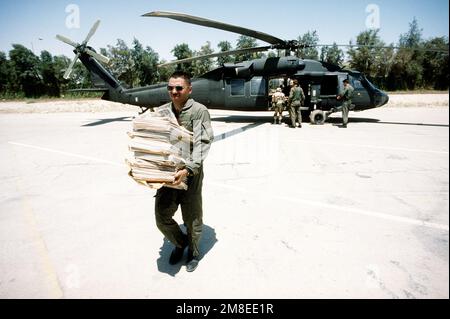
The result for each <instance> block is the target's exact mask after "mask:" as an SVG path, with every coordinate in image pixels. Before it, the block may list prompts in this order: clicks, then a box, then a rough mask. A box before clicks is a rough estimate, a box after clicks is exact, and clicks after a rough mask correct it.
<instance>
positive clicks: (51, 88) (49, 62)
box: [39, 51, 61, 96]
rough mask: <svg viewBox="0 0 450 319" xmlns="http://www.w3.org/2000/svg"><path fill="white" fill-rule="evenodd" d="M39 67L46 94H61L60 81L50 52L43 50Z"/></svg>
mask: <svg viewBox="0 0 450 319" xmlns="http://www.w3.org/2000/svg"><path fill="white" fill-rule="evenodd" d="M39 68H40V70H39V71H40V73H41V77H42V82H43V89H44V90H45V94H46V95H48V96H59V95H60V92H61V91H60V82H59V80H58V78H57V75H56V70H55V66H54V61H53V57H52V55H51V54H50V52H48V51H42V52H41V59H40V65H39Z"/></svg>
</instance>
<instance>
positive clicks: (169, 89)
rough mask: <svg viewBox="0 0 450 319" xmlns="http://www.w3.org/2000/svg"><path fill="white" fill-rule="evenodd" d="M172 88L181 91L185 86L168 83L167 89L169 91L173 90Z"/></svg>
mask: <svg viewBox="0 0 450 319" xmlns="http://www.w3.org/2000/svg"><path fill="white" fill-rule="evenodd" d="M173 89H175V90H177V92H181V91H183V90H184V89H185V87H184V86H181V85H177V86H172V85H168V86H167V91H169V92H171V91H173Z"/></svg>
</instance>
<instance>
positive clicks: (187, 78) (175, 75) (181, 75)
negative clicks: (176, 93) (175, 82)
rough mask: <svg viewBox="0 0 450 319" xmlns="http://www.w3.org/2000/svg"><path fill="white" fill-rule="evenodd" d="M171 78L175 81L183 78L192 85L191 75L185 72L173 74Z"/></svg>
mask: <svg viewBox="0 0 450 319" xmlns="http://www.w3.org/2000/svg"><path fill="white" fill-rule="evenodd" d="M170 78H175V79H178V78H183V79H184V80H185V81H186V83H187V84H189V85H191V76H190V74H189V73H187V72H185V71H175V72H173V73H172V75H171V76H170Z"/></svg>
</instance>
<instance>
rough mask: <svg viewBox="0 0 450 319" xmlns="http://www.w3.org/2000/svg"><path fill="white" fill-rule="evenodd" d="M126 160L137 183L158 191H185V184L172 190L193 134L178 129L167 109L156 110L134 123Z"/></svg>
mask: <svg viewBox="0 0 450 319" xmlns="http://www.w3.org/2000/svg"><path fill="white" fill-rule="evenodd" d="M128 136H129V137H130V138H131V139H130V142H129V150H130V151H131V152H132V155H131V156H130V157H129V158H127V159H126V162H127V164H128V166H129V168H130V170H129V173H128V174H129V175H130V176H131V177H132V178H133V179H134V180H135V181H136V182H138V183H140V184H144V185H146V186H148V187H150V188H155V189H158V188H160V187H162V186H166V187H172V188H177V189H184V190H187V184H186V181H185V180H184V181H182V183H181V184H179V185H177V186H174V185H171V184H172V183H173V182H174V176H175V173H176V172H177V171H178V170H179V169H181V168H183V167H184V166H185V164H186V159H188V158H189V154H190V147H191V142H192V133H191V132H189V131H188V130H187V129H185V128H184V127H182V126H180V125H179V124H178V122H177V120H176V118H175V115H174V114H173V112H172V110H170V108H169V107H159V108H156V109H155V110H154V112H148V113H145V114H142V115H140V116H138V117H136V118H135V119H134V120H133V131H131V132H128Z"/></svg>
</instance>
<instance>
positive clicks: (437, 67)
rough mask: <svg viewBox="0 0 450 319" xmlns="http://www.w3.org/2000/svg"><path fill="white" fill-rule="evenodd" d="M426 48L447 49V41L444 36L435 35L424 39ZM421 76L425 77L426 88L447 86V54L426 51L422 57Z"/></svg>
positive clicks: (444, 88) (444, 87)
mask: <svg viewBox="0 0 450 319" xmlns="http://www.w3.org/2000/svg"><path fill="white" fill-rule="evenodd" d="M423 46H424V48H426V49H442V50H445V49H448V46H449V41H448V38H446V37H437V38H433V39H430V40H428V41H425V43H424V44H423ZM422 65H423V78H424V79H426V85H427V88H430V89H436V90H446V89H448V87H449V75H448V54H446V53H443V52H432V51H427V52H425V54H424V59H423V64H422Z"/></svg>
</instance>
